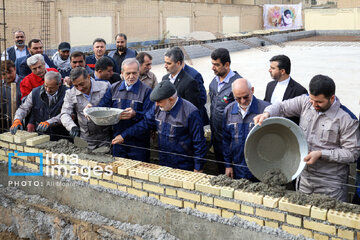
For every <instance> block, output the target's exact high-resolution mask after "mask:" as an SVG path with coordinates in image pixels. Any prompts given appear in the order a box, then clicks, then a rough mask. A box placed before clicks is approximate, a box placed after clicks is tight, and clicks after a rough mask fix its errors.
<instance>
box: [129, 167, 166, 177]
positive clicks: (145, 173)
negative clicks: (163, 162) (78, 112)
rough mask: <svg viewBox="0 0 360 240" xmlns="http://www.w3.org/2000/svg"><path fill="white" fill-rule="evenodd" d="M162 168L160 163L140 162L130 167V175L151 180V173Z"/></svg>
mask: <svg viewBox="0 0 360 240" xmlns="http://www.w3.org/2000/svg"><path fill="white" fill-rule="evenodd" d="M159 168H161V166H159V165H155V164H151V163H139V164H137V165H135V166H134V167H131V168H129V169H128V171H129V176H130V177H134V178H139V179H143V180H149V174H150V173H152V172H154V171H156V170H158V169H159Z"/></svg>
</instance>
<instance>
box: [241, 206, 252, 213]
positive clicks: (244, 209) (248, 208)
mask: <svg viewBox="0 0 360 240" xmlns="http://www.w3.org/2000/svg"><path fill="white" fill-rule="evenodd" d="M241 212H243V213H247V214H251V215H253V214H254V208H253V207H251V206H248V205H244V204H241Z"/></svg>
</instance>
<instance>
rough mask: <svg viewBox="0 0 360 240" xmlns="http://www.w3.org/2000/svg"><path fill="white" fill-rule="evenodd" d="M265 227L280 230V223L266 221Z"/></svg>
mask: <svg viewBox="0 0 360 240" xmlns="http://www.w3.org/2000/svg"><path fill="white" fill-rule="evenodd" d="M265 226H267V227H271V228H279V223H278V222H274V221H265Z"/></svg>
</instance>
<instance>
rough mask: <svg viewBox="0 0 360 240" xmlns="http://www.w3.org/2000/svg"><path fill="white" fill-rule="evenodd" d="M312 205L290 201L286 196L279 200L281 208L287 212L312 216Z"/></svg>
mask: <svg viewBox="0 0 360 240" xmlns="http://www.w3.org/2000/svg"><path fill="white" fill-rule="evenodd" d="M310 208H311V206H310V205H306V206H301V205H297V204H294V203H290V202H289V201H288V200H287V199H286V198H281V199H280V201H279V209H280V210H283V211H287V212H292V213H296V214H300V215H304V216H310Z"/></svg>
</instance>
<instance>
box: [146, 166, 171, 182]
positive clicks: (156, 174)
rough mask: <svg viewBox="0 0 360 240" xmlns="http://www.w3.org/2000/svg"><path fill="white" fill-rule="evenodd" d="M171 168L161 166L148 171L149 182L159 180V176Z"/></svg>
mask: <svg viewBox="0 0 360 240" xmlns="http://www.w3.org/2000/svg"><path fill="white" fill-rule="evenodd" d="M171 169H172V168H170V167H161V168H159V169H158V170H155V171H154V172H151V173H149V181H151V182H156V183H158V182H160V176H162V175H163V174H165V173H166V172H168V171H170V170H171Z"/></svg>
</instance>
